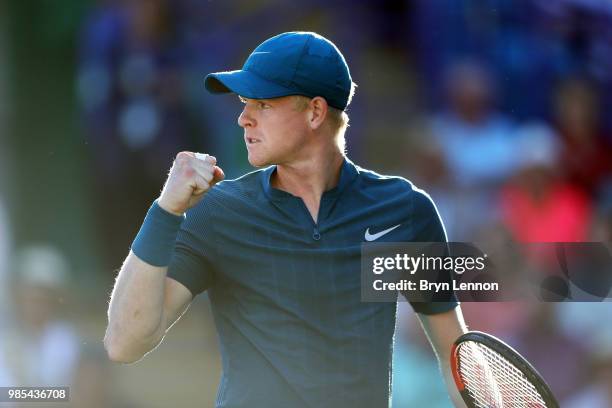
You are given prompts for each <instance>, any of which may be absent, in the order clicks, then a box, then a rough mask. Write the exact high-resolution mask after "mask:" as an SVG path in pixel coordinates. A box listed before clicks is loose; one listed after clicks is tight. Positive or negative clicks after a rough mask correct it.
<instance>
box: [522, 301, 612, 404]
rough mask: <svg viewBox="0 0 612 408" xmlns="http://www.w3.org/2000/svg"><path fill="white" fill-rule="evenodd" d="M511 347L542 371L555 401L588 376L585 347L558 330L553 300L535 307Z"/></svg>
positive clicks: (556, 311) (567, 393)
mask: <svg viewBox="0 0 612 408" xmlns="http://www.w3.org/2000/svg"><path fill="white" fill-rule="evenodd" d="M512 346H514V347H516V349H517V350H518V351H519V352H520V353H521V354H523V356H524V357H525V358H526V359H527V360H528V361H529V362H531V363H532V365H533V366H534V367H535V368H536V370H538V372H539V373H540V374H542V376H543V377H544V379H545V380H546V382H547V383H548V385H550V387H551V390H552V391H553V393H554V394H555V396H556V397H557V398H558V399H559V400H563V399H565V398H566V397H568V396H569V395H571V394H572V393H573V392H575V391H576V390H577V389H579V387H580V386H581V385H582V384H583V383H584V381H585V380H586V378H588V374H589V373H588V372H587V370H586V369H587V367H586V366H585V364H584V362H585V361H586V360H587V359H588V353H587V349H585V348H584V347H583V345H582V344H581V343H579V342H577V341H576V340H575V339H574V338H572V337H568V336H567V335H565V333H564V332H563V331H562V330H560V329H559V315H558V310H557V308H556V304H554V303H542V304H541V305H540V307H539V308H538V309H536V312H535V313H534V314H533V315H532V316H531V319H530V320H529V324H528V325H527V326H526V327H525V328H524V329H523V330H522V331H520V332H519V333H518V336H517V338H516V339H515V342H514V343H513V344H512ZM602 407H603V406H602Z"/></svg>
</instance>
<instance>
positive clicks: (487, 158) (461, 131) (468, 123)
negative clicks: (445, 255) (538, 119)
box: [424, 61, 516, 241]
mask: <svg viewBox="0 0 612 408" xmlns="http://www.w3.org/2000/svg"><path fill="white" fill-rule="evenodd" d="M446 84H447V97H448V109H447V110H446V111H445V112H443V113H440V114H437V115H435V116H434V118H433V119H432V122H431V130H430V132H431V133H432V135H433V138H434V140H435V143H436V144H437V148H438V149H439V151H440V153H441V159H443V163H444V166H443V167H442V168H445V169H446V171H447V174H446V177H447V178H448V179H449V183H448V186H449V187H450V188H451V189H452V190H451V192H450V195H451V196H450V197H446V199H447V200H450V201H451V203H452V204H451V203H444V202H442V203H440V201H441V200H440V199H439V198H438V197H436V196H435V195H433V197H434V199H435V200H436V202H438V204H439V205H440V204H441V213H442V218H443V219H444V220H445V221H446V222H447V232H448V235H449V237H450V239H451V240H466V241H469V240H471V239H473V236H474V234H475V232H476V231H478V229H479V228H481V227H482V226H484V225H487V224H488V223H489V222H490V221H491V220H492V219H493V217H494V213H493V212H492V211H491V210H492V206H491V205H490V202H491V199H492V197H493V196H494V195H495V193H496V191H497V187H498V185H499V183H501V182H502V181H504V180H505V179H506V178H507V177H509V176H510V175H511V174H512V172H513V171H514V169H515V166H516V159H515V153H514V147H515V142H514V140H513V134H512V131H513V123H512V121H511V120H510V119H509V118H508V117H506V116H504V115H502V114H500V113H497V112H496V111H495V108H494V100H495V84H494V79H493V76H492V74H491V73H490V72H489V71H488V70H487V69H486V68H485V67H484V66H482V65H480V64H478V63H477V62H475V61H462V62H458V63H456V64H454V65H452V66H451V67H450V68H449V70H448V75H447V79H446ZM424 187H426V186H424ZM445 210H451V212H450V213H446V214H445ZM451 222H452V224H450V223H451Z"/></svg>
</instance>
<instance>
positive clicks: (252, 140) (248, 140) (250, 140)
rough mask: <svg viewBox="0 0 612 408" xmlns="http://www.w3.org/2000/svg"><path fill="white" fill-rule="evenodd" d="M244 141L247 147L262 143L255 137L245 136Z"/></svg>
mask: <svg viewBox="0 0 612 408" xmlns="http://www.w3.org/2000/svg"><path fill="white" fill-rule="evenodd" d="M244 140H245V142H246V144H247V145H252V144H255V143H260V142H261V140H259V139H255V138H254V137H249V136H245V138H244Z"/></svg>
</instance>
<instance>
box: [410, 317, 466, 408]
mask: <svg viewBox="0 0 612 408" xmlns="http://www.w3.org/2000/svg"><path fill="white" fill-rule="evenodd" d="M417 316H418V317H419V320H420V321H421V325H422V326H423V330H424V331H425V334H426V335H427V338H428V339H429V342H430V344H431V346H432V348H433V350H434V353H435V354H436V357H437V358H438V364H439V365H440V369H441V370H442V374H443V376H444V381H445V382H446V387H447V389H448V393H449V395H450V397H451V399H452V401H453V403H454V405H455V407H462V408H463V407H465V404H464V402H463V400H462V398H461V396H460V395H459V392H458V391H457V387H456V386H455V382H454V380H453V375H452V372H451V369H450V352H451V348H452V345H453V343H454V342H455V340H456V339H457V337H459V336H460V335H462V334H463V333H465V332H466V331H467V327H466V325H465V322H464V320H463V314H462V313H461V307H460V306H457V307H456V308H455V309H453V310H450V311H448V312H445V313H439V314H434V315H425V314H421V313H417Z"/></svg>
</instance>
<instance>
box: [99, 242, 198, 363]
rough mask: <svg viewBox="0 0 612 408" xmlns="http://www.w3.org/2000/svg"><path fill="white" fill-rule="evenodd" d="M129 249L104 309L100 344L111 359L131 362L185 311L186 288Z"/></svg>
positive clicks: (187, 294)
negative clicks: (104, 328) (107, 305)
mask: <svg viewBox="0 0 612 408" xmlns="http://www.w3.org/2000/svg"><path fill="white" fill-rule="evenodd" d="M167 270H168V267H157V266H152V265H149V264H148V263H146V262H144V261H143V260H141V259H140V258H138V257H137V256H136V255H135V254H134V253H133V252H130V254H129V255H128V257H127V258H126V260H125V262H124V264H123V267H122V268H121V271H120V272H119V275H118V277H117V280H116V283H115V288H114V289H113V293H112V295H111V300H110V305H109V308H108V327H107V329H106V335H105V336H104V347H105V348H106V350H107V352H108V355H109V357H110V359H111V360H113V361H117V362H122V363H132V362H135V361H138V360H140V359H141V358H142V357H143V356H144V355H145V354H146V353H148V352H149V351H151V350H152V349H154V348H155V347H156V346H157V345H158V344H159V343H160V342H161V341H162V339H163V337H164V335H165V334H166V332H167V331H168V329H169V328H170V327H171V326H172V325H173V324H174V322H176V321H177V320H178V318H179V317H180V316H181V315H182V314H183V313H184V312H185V311H186V310H187V308H188V306H189V304H190V303H191V300H192V295H191V292H190V291H189V289H187V288H186V287H185V286H183V285H182V284H180V283H178V282H177V281H175V280H174V279H171V278H168V277H167V276H166V272H167Z"/></svg>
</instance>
